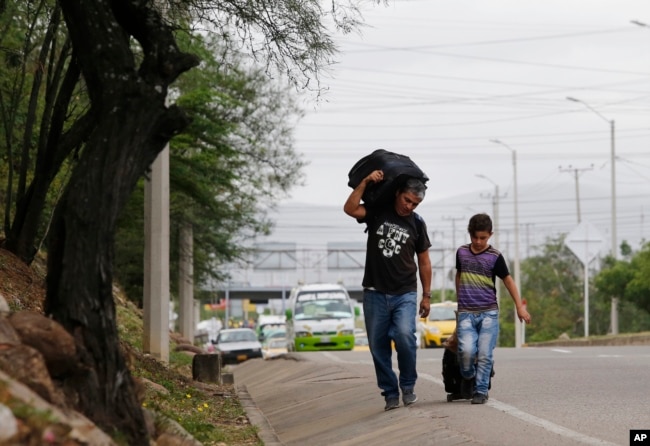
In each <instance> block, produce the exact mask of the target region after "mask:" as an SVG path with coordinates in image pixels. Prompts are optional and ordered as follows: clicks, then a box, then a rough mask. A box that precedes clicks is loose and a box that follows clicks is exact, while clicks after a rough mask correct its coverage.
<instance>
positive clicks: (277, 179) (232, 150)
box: [116, 34, 304, 302]
mask: <svg viewBox="0 0 650 446" xmlns="http://www.w3.org/2000/svg"><path fill="white" fill-rule="evenodd" d="M179 44H180V45H181V46H182V47H186V48H185V49H187V50H189V51H191V52H193V53H197V54H199V55H200V56H201V57H202V60H203V62H202V64H201V66H200V68H199V69H197V70H194V71H191V72H189V73H187V74H186V75H185V76H183V77H182V79H180V80H179V81H178V83H177V86H176V90H175V94H176V95H177V96H178V97H177V99H176V103H177V104H178V105H180V106H181V107H183V109H184V110H186V112H187V113H188V114H189V115H190V116H191V117H192V123H191V125H190V126H189V127H188V129H187V130H186V131H185V132H184V133H182V134H180V135H178V136H176V137H175V138H174V139H173V140H172V141H171V144H170V218H171V221H170V236H171V248H170V258H171V264H170V266H171V271H178V268H179V258H180V252H179V236H180V232H181V228H182V227H183V225H185V224H190V225H191V227H192V230H193V239H194V243H193V246H194V251H193V255H194V265H193V272H194V282H195V283H196V284H201V283H203V282H205V281H207V280H208V279H213V280H217V281H219V280H223V279H225V277H224V276H223V274H222V273H221V272H220V270H219V268H218V266H219V265H220V264H222V263H225V262H230V261H233V260H235V259H237V258H241V257H243V256H244V255H245V253H246V247H247V243H246V241H248V240H251V239H252V238H254V237H255V236H256V235H258V234H267V233H268V232H269V231H270V230H271V224H272V223H271V222H270V221H269V220H268V219H267V218H266V217H265V209H266V207H267V206H269V205H270V204H271V205H272V204H273V203H274V202H276V201H277V200H278V199H279V198H280V197H282V196H283V195H284V194H286V193H287V192H288V190H289V189H290V188H291V187H292V186H294V185H296V184H299V183H300V181H301V175H302V173H301V170H302V167H303V165H304V162H303V161H302V160H301V158H300V157H299V156H298V155H297V154H296V152H295V150H294V148H293V140H292V134H291V124H292V123H293V122H294V120H295V119H296V118H297V116H298V115H299V112H298V110H297V109H296V107H295V105H294V104H293V102H292V99H291V97H292V96H291V94H289V92H287V91H286V89H284V88H279V87H277V86H274V84H273V83H272V82H271V81H270V80H269V79H268V78H267V77H266V75H265V74H264V73H263V72H262V71H260V70H257V69H254V68H250V67H246V64H245V63H244V62H243V61H242V60H240V56H239V55H237V54H236V53H232V52H229V51H227V50H226V49H224V48H221V47H220V46H219V45H218V44H217V43H215V42H213V41H210V40H207V39H205V38H201V37H199V36H187V35H183V34H182V35H180V36H179ZM217 55H218V57H219V58H220V59H219V60H217V59H216V57H217ZM143 201H144V194H143V182H141V183H140V184H139V185H138V188H137V190H136V191H135V192H134V193H133V195H132V197H131V199H130V201H129V203H128V205H127V209H125V211H124V213H123V216H122V219H121V220H120V224H119V229H118V234H117V239H116V266H117V268H116V269H117V271H116V276H117V277H118V278H119V280H120V283H122V284H123V286H124V287H125V289H126V290H127V292H128V294H129V296H130V297H131V298H133V299H135V301H136V302H137V301H139V299H140V298H141V296H142V283H143V273H142V263H143V262H142V258H143V242H142V240H143V233H144V230H143V224H144V222H143V214H144V210H143ZM248 246H250V244H248ZM170 280H171V285H172V290H177V289H178V276H177V275H175V274H172V276H171V277H170Z"/></svg>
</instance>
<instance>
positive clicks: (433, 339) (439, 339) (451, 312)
mask: <svg viewBox="0 0 650 446" xmlns="http://www.w3.org/2000/svg"><path fill="white" fill-rule="evenodd" d="M457 309H458V304H457V303H456V302H451V301H446V302H442V303H437V304H431V311H430V312H429V317H428V318H426V319H420V324H419V329H418V332H419V334H420V346H421V347H422V348H431V347H442V344H443V342H445V341H446V340H447V338H448V337H449V336H451V335H452V333H453V332H454V330H455V329H456V310H457Z"/></svg>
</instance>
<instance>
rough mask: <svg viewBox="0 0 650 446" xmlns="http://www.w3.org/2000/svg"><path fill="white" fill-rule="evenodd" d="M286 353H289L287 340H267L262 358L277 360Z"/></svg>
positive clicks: (263, 347)
mask: <svg viewBox="0 0 650 446" xmlns="http://www.w3.org/2000/svg"><path fill="white" fill-rule="evenodd" d="M285 353H287V340H286V338H273V339H267V340H266V341H265V342H264V345H263V346H262V356H264V359H271V358H275V357H276V356H280V355H284V354H285Z"/></svg>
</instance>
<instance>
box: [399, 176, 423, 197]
mask: <svg viewBox="0 0 650 446" xmlns="http://www.w3.org/2000/svg"><path fill="white" fill-rule="evenodd" d="M426 190H427V187H426V186H425V185H424V183H423V182H422V181H420V180H418V179H417V178H409V179H408V180H406V182H405V183H404V184H403V185H402V187H400V188H399V190H398V191H397V193H402V192H411V193H412V194H413V195H415V196H416V197H418V198H419V199H421V200H424V194H425V193H426Z"/></svg>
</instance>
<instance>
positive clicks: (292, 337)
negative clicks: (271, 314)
mask: <svg viewBox="0 0 650 446" xmlns="http://www.w3.org/2000/svg"><path fill="white" fill-rule="evenodd" d="M358 315H359V308H358V307H356V306H355V305H354V304H353V302H352V299H350V296H349V294H348V292H347V290H346V289H345V288H344V287H343V286H341V285H338V284H311V285H300V286H298V287H296V288H294V289H293V290H291V294H290V296H289V302H288V308H287V310H286V336H287V349H288V350H289V351H299V352H300V351H319V350H352V348H353V347H354V322H355V319H356V317H357V316H358Z"/></svg>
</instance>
